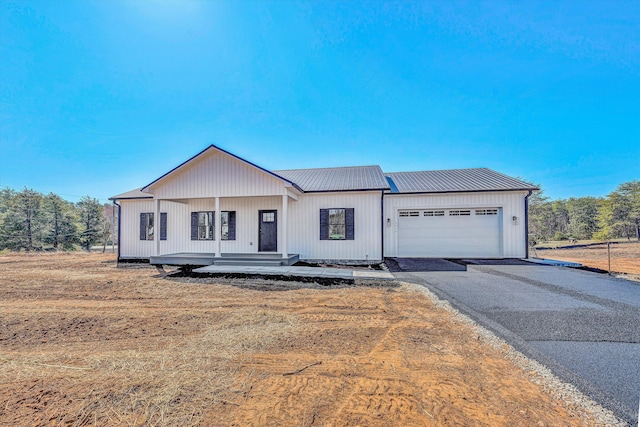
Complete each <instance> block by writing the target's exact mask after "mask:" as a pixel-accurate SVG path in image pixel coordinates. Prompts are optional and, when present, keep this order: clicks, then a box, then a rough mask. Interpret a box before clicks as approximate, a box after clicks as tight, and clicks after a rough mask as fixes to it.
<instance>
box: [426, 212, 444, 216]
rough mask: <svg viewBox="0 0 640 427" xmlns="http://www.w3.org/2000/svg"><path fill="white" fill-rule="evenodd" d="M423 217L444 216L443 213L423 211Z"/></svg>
mask: <svg viewBox="0 0 640 427" xmlns="http://www.w3.org/2000/svg"><path fill="white" fill-rule="evenodd" d="M424 216H444V211H424Z"/></svg>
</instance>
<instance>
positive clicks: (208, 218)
mask: <svg viewBox="0 0 640 427" xmlns="http://www.w3.org/2000/svg"><path fill="white" fill-rule="evenodd" d="M198 240H213V212H198Z"/></svg>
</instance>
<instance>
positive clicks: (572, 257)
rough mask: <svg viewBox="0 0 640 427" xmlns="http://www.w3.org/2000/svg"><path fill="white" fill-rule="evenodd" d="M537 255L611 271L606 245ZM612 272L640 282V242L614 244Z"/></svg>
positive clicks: (559, 250)
mask: <svg viewBox="0 0 640 427" xmlns="http://www.w3.org/2000/svg"><path fill="white" fill-rule="evenodd" d="M536 253H537V256H539V257H541V258H551V259H561V260H564V261H573V262H579V263H581V264H583V265H585V266H587V267H592V268H597V269H600V270H604V271H607V270H608V269H609V261H608V255H607V244H606V243H602V244H599V245H593V246H587V247H582V248H574V249H550V250H544V251H537V252H536ZM611 271H612V272H614V273H620V274H625V275H628V276H629V278H631V279H635V280H640V242H624V243H615V244H612V245H611Z"/></svg>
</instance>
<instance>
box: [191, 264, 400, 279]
mask: <svg viewBox="0 0 640 427" xmlns="http://www.w3.org/2000/svg"><path fill="white" fill-rule="evenodd" d="M193 272H194V273H210V274H246V275H256V276H286V277H291V278H295V277H305V278H308V277H312V278H318V279H343V280H354V279H375V280H394V277H393V274H391V273H389V272H388V271H381V270H350V269H346V268H328V267H294V266H274V267H264V266H240V265H209V266H207V267H201V268H196V269H195V270H193Z"/></svg>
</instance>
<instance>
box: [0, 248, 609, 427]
mask: <svg viewBox="0 0 640 427" xmlns="http://www.w3.org/2000/svg"><path fill="white" fill-rule="evenodd" d="M420 289H421V288H418V287H417V286H414V285H408V284H404V285H398V284H395V285H394V284H391V283H390V284H388V285H386V286H342V287H327V286H325V287H321V286H319V285H313V284H308V283H307V284H301V283H295V282H278V283H272V282H269V281H266V280H249V279H244V280H243V279H233V280H225V279H197V280H196V279H185V278H182V279H177V278H173V279H171V278H163V277H162V276H160V275H159V274H158V273H157V271H156V270H155V269H153V268H151V267H149V266H144V265H140V266H137V267H136V266H134V267H133V268H116V267H115V263H114V258H113V255H110V254H109V255H102V254H85V253H81V254H49V255H25V254H21V255H16V254H5V255H1V256H0V424H1V425H7V426H9V425H10V426H16V425H20V426H29V425H38V426H55V425H73V426H84V425H91V426H93V425H170V426H179V425H207V426H288V425H295V426H311V425H314V426H396V425H397V426H431V425H434V426H437V425H442V426H445V425H446V426H449V425H465V426H484V425H491V426H500V425H503V426H507V425H508V426H513V425H521V426H591V425H604V424H612V423H613V422H615V419H612V418H611V416H610V414H609V413H608V412H607V411H604V410H602V409H601V408H599V407H597V406H590V404H589V403H584V402H581V401H580V400H575V399H574V398H573V397H572V398H571V399H569V398H567V396H569V395H571V396H574V395H573V394H572V393H568V394H565V395H564V397H563V396H562V393H564V392H563V391H562V390H561V389H559V388H558V387H557V386H555V387H550V386H549V385H548V384H550V383H549V381H550V380H549V379H548V378H547V377H545V376H544V375H543V374H541V373H540V372H539V371H536V370H533V369H531V368H527V367H526V366H529V365H527V364H522V363H520V364H516V363H515V362H514V360H516V359H514V358H513V357H510V356H509V355H510V354H511V353H512V350H510V349H509V348H508V347H507V346H506V345H500V344H496V341H497V342H498V343H499V341H498V340H495V341H492V338H490V336H489V335H488V334H486V333H485V332H483V331H482V330H481V329H479V328H477V327H475V326H473V325H471V324H470V323H469V322H467V321H465V320H464V318H462V317H461V316H459V315H457V314H455V313H454V312H453V311H452V310H451V309H447V307H446V305H443V304H442V303H438V302H437V301H436V300H434V299H432V297H431V296H429V295H427V294H425V293H424V292H423V291H421V290H420ZM434 301H435V303H434ZM523 366H525V367H524V368H523ZM560 388H561V387H560ZM569 389H570V387H569ZM565 391H566V390H565Z"/></svg>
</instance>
